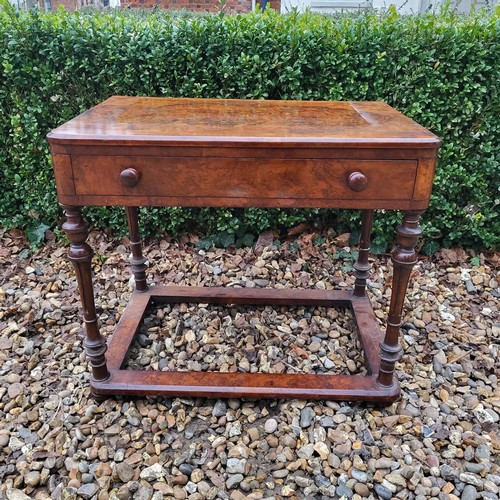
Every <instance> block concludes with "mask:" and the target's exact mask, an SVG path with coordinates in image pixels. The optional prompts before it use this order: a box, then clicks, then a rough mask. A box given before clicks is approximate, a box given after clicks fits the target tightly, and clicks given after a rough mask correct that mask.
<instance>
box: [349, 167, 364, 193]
mask: <svg viewBox="0 0 500 500" xmlns="http://www.w3.org/2000/svg"><path fill="white" fill-rule="evenodd" d="M347 184H348V186H349V187H350V188H351V189H352V190H353V191H356V192H359V191H363V189H365V188H366V186H368V179H367V178H366V175H364V174H362V173H361V172H353V173H352V174H351V175H350V176H349V179H347Z"/></svg>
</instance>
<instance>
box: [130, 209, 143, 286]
mask: <svg viewBox="0 0 500 500" xmlns="http://www.w3.org/2000/svg"><path fill="white" fill-rule="evenodd" d="M125 210H126V213H127V223H128V229H129V234H130V250H131V251H132V256H131V257H130V264H131V268H132V273H133V275H134V278H135V289H136V290H137V291H138V292H145V291H146V290H147V289H148V285H147V283H146V269H147V267H148V266H147V265H146V262H147V261H146V258H145V257H144V255H142V242H141V236H140V234H139V209H138V208H137V207H126V209H125Z"/></svg>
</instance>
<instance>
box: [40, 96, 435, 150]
mask: <svg viewBox="0 0 500 500" xmlns="http://www.w3.org/2000/svg"><path fill="white" fill-rule="evenodd" d="M48 137H49V140H50V142H51V143H59V144H64V143H72V144H75V143H80V144H103V143H105V144H109V145H112V144H132V143H133V144H174V143H175V144H177V143H180V144H184V145H186V143H192V144H193V145H195V144H202V143H208V142H209V143H210V144H211V145H214V144H215V143H219V145H224V144H228V145H234V144H235V143H244V144H250V143H255V144H260V145H262V144H266V143H267V144H269V143H277V144H282V145H302V146H306V145H307V143H310V144H320V145H321V144H325V145H327V144H330V143H331V144H333V145H337V146H338V145H341V144H342V145H344V146H345V147H349V146H350V145H352V147H357V148H359V147H399V148H404V147H414V146H418V147H419V148H422V147H423V148H426V147H429V148H435V147H437V146H438V145H439V140H438V138H437V137H436V136H435V135H434V134H432V133H430V132H429V131H427V130H426V129H424V128H423V127H421V126H420V125H418V124H417V123H415V122H414V121H412V120H411V119H409V118H407V117H405V116H404V115H402V114H401V113H399V112H398V111H396V110H394V109H393V108H391V107H390V106H389V105H387V104H385V103H384V102H351V101H321V102H318V101H253V100H233V99H190V98H157V97H124V96H115V97H111V98H110V99H107V100H106V101H104V102H102V103H101V104H99V105H97V106H95V107H93V108H92V109H90V110H89V111H87V112H85V113H83V114H81V115H80V116H77V117H76V118H74V119H72V120H70V121H69V122H67V123H65V124H64V125H62V126H60V127H58V128H57V129H55V130H53V131H52V132H51V133H50V134H49V136H48Z"/></svg>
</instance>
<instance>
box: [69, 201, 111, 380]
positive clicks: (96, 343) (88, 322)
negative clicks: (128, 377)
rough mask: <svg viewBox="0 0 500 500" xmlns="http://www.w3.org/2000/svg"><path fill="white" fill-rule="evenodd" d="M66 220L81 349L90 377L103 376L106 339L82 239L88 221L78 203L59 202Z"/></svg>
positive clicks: (89, 253)
mask: <svg viewBox="0 0 500 500" xmlns="http://www.w3.org/2000/svg"><path fill="white" fill-rule="evenodd" d="M62 208H63V209H64V214H65V215H66V222H65V223H64V224H63V226H62V228H63V230H64V232H65V233H66V236H67V237H68V239H69V241H70V247H69V251H68V257H69V260H70V261H71V262H72V263H73V267H74V269H75V274H76V279H77V281H78V288H79V290H80V297H81V301H82V306H83V318H84V321H85V331H86V336H85V339H84V340H83V346H84V347H85V352H86V353H87V357H88V358H89V361H90V365H91V366H92V378H93V380H95V381H96V380H107V379H108V378H109V371H108V369H107V367H106V358H105V356H104V355H105V353H106V341H105V340H104V337H103V336H102V335H101V333H100V332H99V325H98V324H97V316H96V312H95V303H94V289H93V285H92V268H91V265H90V263H91V260H92V249H91V248H90V246H89V245H88V244H87V243H86V240H87V237H88V225H87V223H86V222H85V221H84V220H83V218H82V214H81V209H80V208H79V207H69V206H66V205H63V206H62Z"/></svg>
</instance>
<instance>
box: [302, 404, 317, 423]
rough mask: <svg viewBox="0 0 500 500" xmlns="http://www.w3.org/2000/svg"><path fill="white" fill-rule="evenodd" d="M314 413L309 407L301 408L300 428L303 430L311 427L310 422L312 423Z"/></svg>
mask: <svg viewBox="0 0 500 500" xmlns="http://www.w3.org/2000/svg"><path fill="white" fill-rule="evenodd" d="M315 415H316V413H315V412H314V410H313V408H311V407H310V406H306V407H305V408H302V410H301V411H300V426H301V427H302V428H303V429H305V428H307V427H309V426H310V425H311V422H312V421H313V418H314V417H315Z"/></svg>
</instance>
